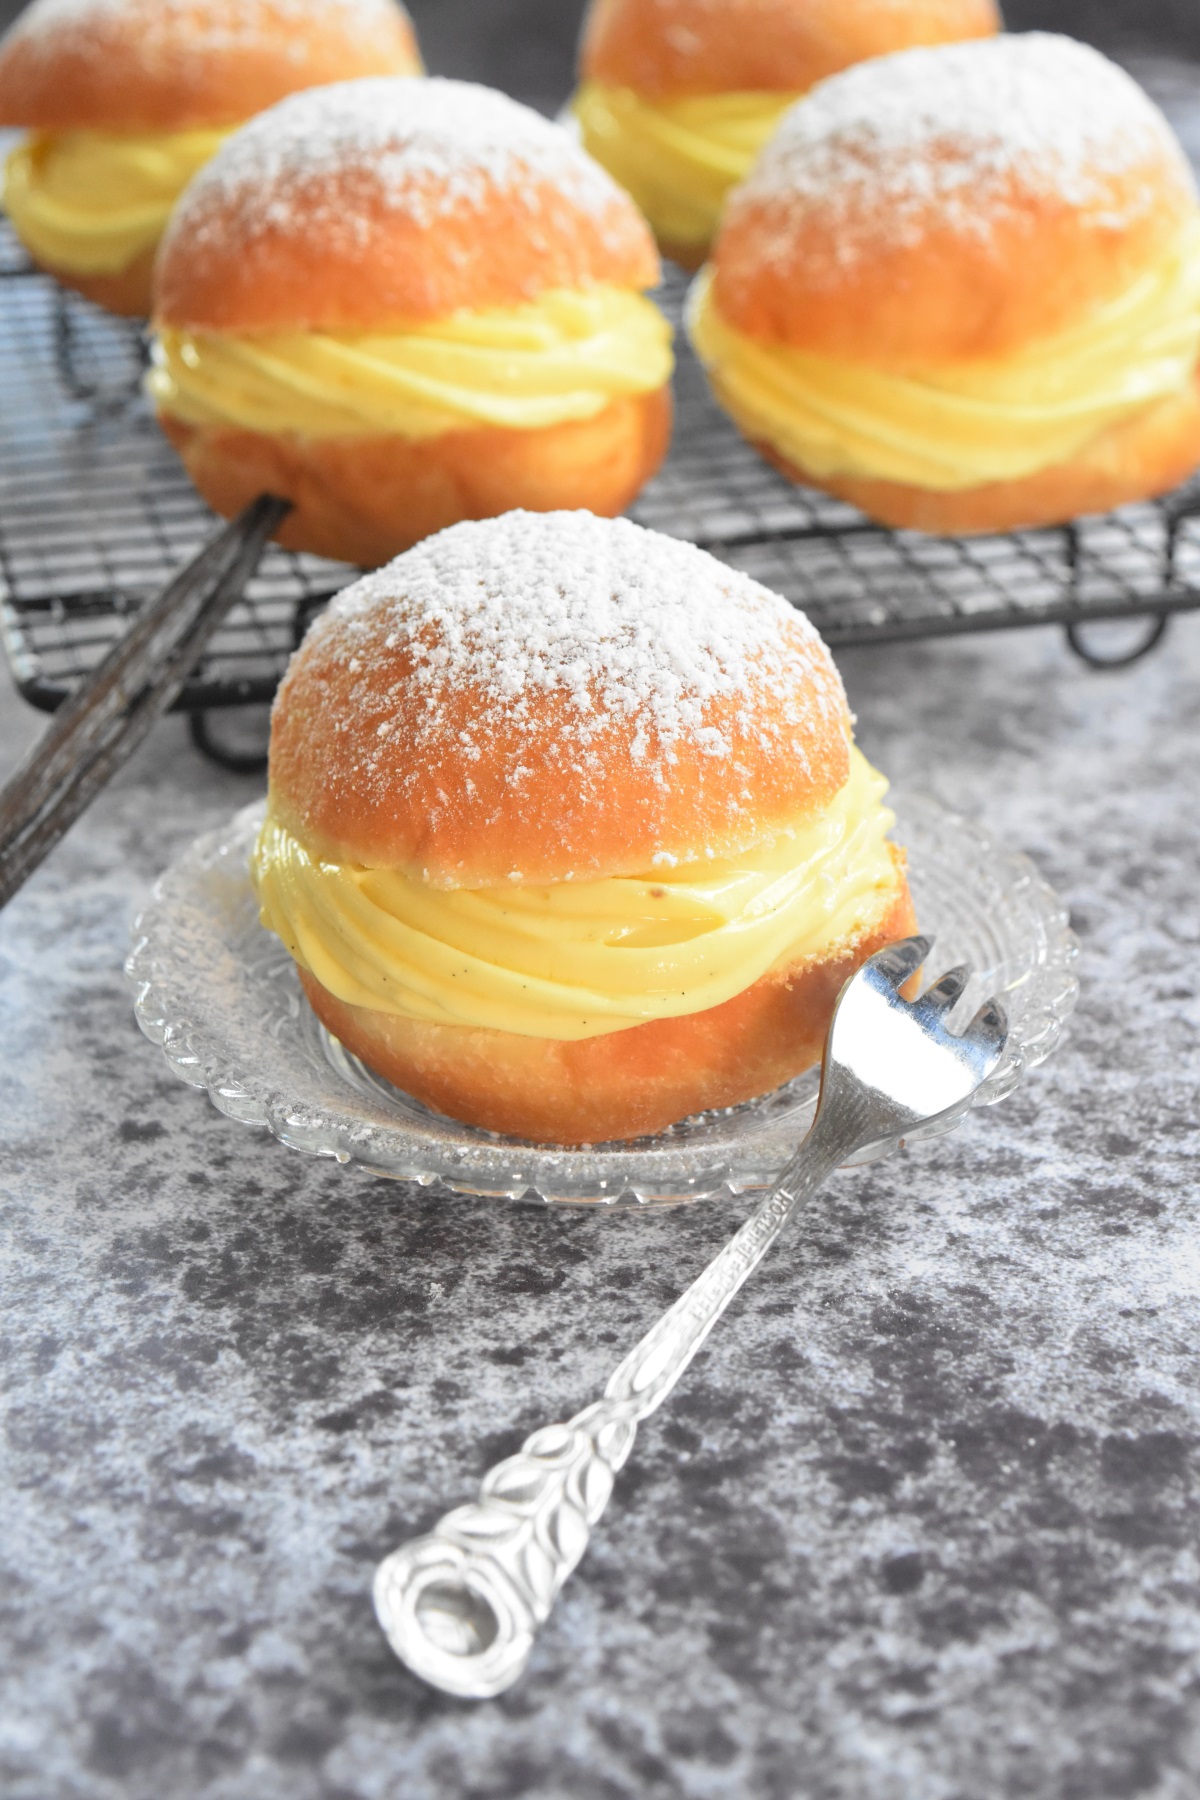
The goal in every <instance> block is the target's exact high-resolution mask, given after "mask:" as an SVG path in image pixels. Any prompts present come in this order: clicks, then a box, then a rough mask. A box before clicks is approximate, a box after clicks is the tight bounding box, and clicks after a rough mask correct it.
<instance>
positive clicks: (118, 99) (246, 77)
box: [0, 0, 421, 131]
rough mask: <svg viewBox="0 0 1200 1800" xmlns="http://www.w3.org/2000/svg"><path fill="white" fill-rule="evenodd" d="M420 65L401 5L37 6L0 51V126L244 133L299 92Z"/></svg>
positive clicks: (112, 2) (41, 0) (275, 1)
mask: <svg viewBox="0 0 1200 1800" xmlns="http://www.w3.org/2000/svg"><path fill="white" fill-rule="evenodd" d="M420 67H421V59H420V56H419V54H418V52H417V44H416V39H415V37H414V35H413V29H412V24H411V22H410V20H409V17H408V14H407V13H406V12H405V10H404V8H403V7H402V6H401V5H399V4H398V3H397V0H33V4H32V6H30V7H29V9H28V11H26V12H25V13H23V14H22V16H21V17H20V19H18V21H17V23H16V24H15V25H14V26H13V27H12V29H11V30H10V31H9V32H8V33H7V35H6V36H5V38H4V40H3V42H2V43H0V125H21V126H25V127H30V128H33V129H37V130H43V131H183V130H186V129H188V128H189V127H191V126H205V125H209V126H220V125H240V124H241V122H242V121H243V119H250V118H253V116H254V114H255V113H259V112H261V111H262V110H263V108H264V107H266V106H273V105H274V104H275V102H276V101H277V100H282V99H283V97H284V96H285V95H286V94H292V93H295V92H296V91H297V89H299V88H307V87H316V86H319V85H320V84H322V83H324V82H327V81H348V80H351V79H353V78H354V77H355V76H360V75H412V74H416V73H418V72H419V71H420Z"/></svg>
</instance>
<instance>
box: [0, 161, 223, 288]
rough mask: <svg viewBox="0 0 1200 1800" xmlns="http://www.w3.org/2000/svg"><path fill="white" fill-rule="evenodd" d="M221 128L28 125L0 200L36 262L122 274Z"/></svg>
mask: <svg viewBox="0 0 1200 1800" xmlns="http://www.w3.org/2000/svg"><path fill="white" fill-rule="evenodd" d="M232 129H233V128H232V127H226V128H224V129H222V130H193V131H174V132H139V133H117V132H108V131H61V132H49V131H45V132H33V133H32V134H31V135H30V136H29V137H27V138H25V139H23V140H22V142H21V143H19V144H18V145H17V147H16V149H15V150H13V151H12V152H11V154H10V155H9V157H8V160H7V162H6V163H5V166H4V210H5V211H6V212H7V214H8V216H9V218H10V219H11V220H12V223H13V228H14V230H15V231H16V233H17V236H18V237H19V238H20V239H21V241H22V243H23V244H25V245H26V246H27V248H28V249H29V250H31V251H32V252H33V254H34V256H35V257H36V258H37V259H38V261H39V262H42V263H45V264H47V266H48V267H50V268H54V269H61V270H62V271H63V272H64V274H68V275H119V274H120V273H121V271H122V270H123V269H127V268H129V266H130V265H131V264H132V263H135V262H137V261H138V259H139V258H140V257H142V256H144V255H145V254H147V252H149V251H152V250H153V249H154V248H155V246H156V245H157V243H158V240H159V238H160V237H161V236H162V234H163V230H164V228H165V226H166V223H167V219H168V218H169V217H170V213H171V208H172V207H173V206H174V204H175V202H176V200H177V199H178V198H179V196H180V194H181V193H182V192H183V190H184V188H185V187H186V186H187V184H188V182H189V181H190V180H191V179H192V176H193V175H194V174H195V173H196V171H197V170H198V169H201V168H203V166H204V164H205V163H206V162H209V161H211V159H212V158H213V157H214V156H215V155H216V153H217V151H218V150H219V149H220V147H221V145H222V144H223V143H224V141H225V139H226V138H227V137H228V136H229V134H230V131H231V130H232Z"/></svg>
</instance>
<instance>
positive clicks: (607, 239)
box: [155, 79, 659, 331]
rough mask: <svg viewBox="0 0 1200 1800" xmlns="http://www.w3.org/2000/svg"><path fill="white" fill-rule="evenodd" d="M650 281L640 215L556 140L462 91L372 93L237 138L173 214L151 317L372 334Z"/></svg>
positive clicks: (288, 107) (504, 107) (600, 173)
mask: <svg viewBox="0 0 1200 1800" xmlns="http://www.w3.org/2000/svg"><path fill="white" fill-rule="evenodd" d="M658 273H659V268H658V254H657V252H656V250H655V248H654V243H653V240H652V238H651V236H650V232H649V228H648V227H647V225H646V223H645V221H644V220H643V219H642V216H641V214H640V213H639V212H638V210H637V208H636V207H635V206H634V204H633V202H632V200H630V199H629V197H628V195H627V194H626V193H624V191H623V190H622V189H621V188H619V187H618V186H617V185H616V183H615V182H614V181H613V180H612V179H611V177H610V176H608V175H607V174H606V173H605V172H604V170H603V169H601V167H600V165H599V164H598V163H596V162H593V160H592V158H591V157H590V156H588V154H587V153H586V151H585V150H583V149H582V147H581V146H580V145H579V144H578V142H577V141H576V140H575V139H574V138H573V137H572V135H571V134H570V133H569V132H567V131H565V130H564V129H563V128H562V127H561V126H560V125H555V124H553V123H551V121H550V120H549V119H544V118H542V117H541V115H540V114H538V113H535V112H533V111H532V110H531V109H530V108H529V107H527V106H521V105H519V104H518V103H517V101H515V100H510V99H508V98H507V96H506V95H504V94H498V93H495V92H493V91H492V90H491V89H490V88H482V87H475V86H474V85H473V84H471V83H469V82H463V81H436V80H435V81H420V80H411V79H409V80H405V79H394V80H381V79H376V80H369V81H353V82H341V83H339V84H338V85H336V86H333V87H323V88H313V89H310V90H309V92H307V93H304V94H294V95H293V96H292V97H291V99H289V100H284V101H283V102H282V103H281V104H280V105H279V106H276V107H273V108H272V109H271V111H270V112H266V113H263V114H262V115H261V116H260V117H259V118H257V119H254V120H252V121H251V123H250V124H249V125H246V126H243V128H242V130H241V131H238V132H235V134H234V135H233V137H232V138H230V139H229V140H228V142H227V143H225V144H224V145H223V146H222V148H221V149H220V150H219V151H218V153H217V155H216V156H215V157H214V158H213V160H212V161H211V162H210V163H209V164H208V165H207V166H206V167H205V168H204V169H203V170H201V172H200V174H199V175H198V176H197V177H196V178H195V180H194V181H193V182H192V183H191V185H190V186H189V187H188V189H187V191H186V192H185V194H184V195H183V197H182V199H181V200H180V202H179V205H178V206H177V207H176V210H175V213H174V216H173V218H172V220H171V224H170V227H169V228H168V231H167V235H166V237H165V239H164V241H163V246H162V252H161V255H160V257H159V265H158V274H157V282H156V303H155V316H156V317H157V318H159V319H160V320H162V321H163V322H164V323H166V324H170V325H178V326H190V327H194V328H207V329H210V330H216V331H252V330H256V329H257V330H293V329H295V330H325V331H335V330H354V329H367V330H369V329H372V328H383V327H388V326H393V327H394V326H396V325H400V324H404V323H417V322H420V321H423V320H429V319H437V318H443V317H445V316H446V315H447V314H449V313H452V312H456V311H458V310H459V309H460V308H465V309H468V310H471V311H482V310H484V309H485V308H488V307H504V306H516V305H521V304H522V303H524V302H526V301H529V300H534V299H536V298H537V296H538V295H539V294H543V293H545V292H547V291H548V290H550V289H552V288H582V287H587V286H590V285H591V284H593V283H598V282H600V283H608V284H611V285H613V286H617V287H628V288H646V287H652V286H653V285H654V283H655V282H656V281H657V279H658Z"/></svg>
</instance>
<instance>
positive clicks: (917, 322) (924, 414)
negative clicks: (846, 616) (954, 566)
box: [689, 33, 1200, 532]
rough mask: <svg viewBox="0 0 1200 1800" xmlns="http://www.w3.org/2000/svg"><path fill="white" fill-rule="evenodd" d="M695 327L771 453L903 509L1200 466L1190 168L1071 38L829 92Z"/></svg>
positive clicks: (1198, 250) (770, 171)
mask: <svg viewBox="0 0 1200 1800" xmlns="http://www.w3.org/2000/svg"><path fill="white" fill-rule="evenodd" d="M689 328H690V332H691V336H692V341H693V343H694V344H695V346H696V349H697V351H698V353H699V355H700V357H701V359H702V361H703V362H704V363H705V365H706V367H707V370H708V375H709V379H710V381H711V383H712V387H713V390H714V392H715V394H716V396H717V398H718V400H720V401H721V403H722V404H723V405H724V406H725V408H726V409H727V411H728V412H729V413H730V414H731V415H732V417H733V418H734V420H735V421H736V422H737V424H738V425H739V426H740V428H741V430H742V431H743V432H744V434H745V435H746V436H747V437H748V438H749V439H751V441H752V442H753V443H755V444H756V445H757V446H758V447H759V448H760V449H761V450H762V452H763V453H764V455H766V456H767V457H768V458H769V459H770V460H771V461H772V462H774V463H775V464H777V465H778V466H779V467H780V468H781V469H783V470H784V471H785V473H787V474H789V475H790V476H792V478H793V479H795V480H796V481H801V482H806V483H809V484H811V485H813V486H815V487H821V488H826V489H828V490H829V492H831V493H834V494H838V495H840V496H842V497H843V498H844V499H847V500H850V501H852V502H854V503H855V504H856V505H858V506H861V507H862V508H863V510H864V511H865V512H867V513H869V514H871V515H872V516H873V517H874V518H876V519H880V520H882V521H884V522H885V523H886V524H889V525H897V526H914V527H917V528H919V529H922V530H926V531H960V532H972V531H993V530H1008V529H1012V528H1015V527H1018V526H1023V525H1039V524H1052V523H1055V522H1059V521H1062V520H1066V519H1070V518H1072V517H1074V516H1076V515H1077V514H1080V513H1087V512H1099V511H1105V510H1107V509H1108V508H1110V507H1113V506H1117V505H1120V504H1122V503H1124V502H1126V501H1132V500H1137V499H1143V498H1146V497H1148V496H1150V495H1154V494H1158V493H1162V492H1164V491H1166V490H1167V489H1169V488H1171V487H1173V486H1174V485H1175V484H1176V483H1177V482H1179V481H1181V480H1182V479H1183V478H1184V477H1185V476H1186V475H1187V474H1188V473H1189V472H1190V471H1191V470H1192V469H1194V468H1195V466H1196V464H1197V463H1198V462H1200V388H1198V385H1197V356H1198V352H1200V210H1198V208H1197V200H1196V190H1195V185H1194V182H1193V179H1192V176H1191V173H1190V171H1189V169H1188V165H1187V163H1186V161H1185V159H1184V156H1183V153H1182V151H1181V150H1180V147H1179V145H1178V144H1177V142H1176V140H1175V138H1174V137H1173V135H1172V133H1171V130H1170V128H1169V126H1168V125H1167V123H1166V121H1165V119H1164V118H1163V117H1162V114H1161V113H1160V112H1159V111H1158V109H1157V108H1156V107H1155V106H1154V105H1153V103H1152V102H1151V101H1150V100H1149V99H1148V98H1147V96H1146V95H1145V94H1144V93H1143V92H1142V91H1141V89H1140V88H1139V87H1138V86H1137V85H1136V83H1135V82H1133V81H1132V80H1131V79H1130V77H1129V76H1128V75H1126V74H1125V73H1124V72H1123V71H1122V70H1120V69H1118V68H1116V67H1115V66H1114V65H1113V64H1112V63H1110V62H1108V61H1106V59H1105V58H1104V57H1103V56H1101V55H1100V54H1099V52H1098V51H1095V50H1091V49H1088V48H1086V47H1085V46H1084V45H1082V44H1077V43H1073V42H1071V41H1070V40H1069V39H1067V38H1062V37H1051V36H1044V35H1041V34H1036V33H1031V34H1030V35H1028V36H1022V37H1015V36H1014V37H1007V38H995V39H993V40H991V41H990V42H985V43H978V44H960V45H954V46H951V47H949V48H944V49H938V50H909V51H905V52H903V53H902V54H900V55H898V56H891V57H885V58H883V59H881V60H880V61H878V62H874V63H865V64H863V65H862V67H861V68H857V69H852V70H849V71H848V72H847V73H846V74H844V75H838V76H835V77H834V78H833V79H832V80H830V81H828V82H825V83H824V84H823V85H822V86H821V87H819V88H817V89H816V90H815V91H814V92H813V93H812V94H811V95H809V97H808V98H807V99H805V100H802V101H801V102H800V103H799V105H798V106H796V107H795V108H794V109H793V111H792V112H790V113H789V114H788V116H787V118H786V119H785V121H784V123H783V125H782V126H781V128H780V130H779V133H778V135H777V136H776V138H775V139H774V140H773V142H772V143H771V144H770V145H769V146H768V148H767V149H766V151H765V152H764V153H763V156H762V158H761V160H760V161H759V163H758V164H757V165H756V167H755V169H754V172H753V173H752V175H751V176H750V178H749V180H748V181H747V182H746V183H745V184H744V185H743V186H742V187H741V188H739V189H737V190H736V191H735V193H734V194H733V195H732V196H731V198H730V201H729V206H728V209H727V212H726V216H725V223H724V226H723V228H722V230H721V233H720V236H719V237H718V239H717V243H716V245H715V247H714V250H713V257H712V262H711V264H710V266H709V267H708V268H707V269H705V270H704V271H703V272H702V274H701V275H700V277H699V278H698V280H697V283H696V285H695V287H694V289H693V293H692V298H691V303H690V320H689Z"/></svg>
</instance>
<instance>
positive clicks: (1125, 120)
mask: <svg viewBox="0 0 1200 1800" xmlns="http://www.w3.org/2000/svg"><path fill="white" fill-rule="evenodd" d="M1164 152H1165V154H1166V155H1167V157H1168V158H1173V159H1174V160H1175V161H1176V162H1177V164H1178V167H1179V170H1180V175H1181V179H1183V180H1185V181H1190V179H1191V178H1190V176H1189V175H1187V173H1186V164H1185V161H1184V158H1183V155H1182V152H1181V151H1180V150H1179V148H1178V146H1177V144H1176V143H1175V140H1174V137H1173V136H1172V133H1171V130H1170V127H1169V126H1168V124H1167V122H1166V120H1165V119H1164V118H1163V116H1162V114H1161V113H1160V112H1159V110H1158V108H1157V107H1156V106H1155V105H1154V103H1153V102H1152V101H1151V100H1150V99H1149V97H1148V96H1147V95H1146V94H1145V93H1143V91H1142V90H1141V88H1139V87H1138V85H1137V83H1136V82H1134V81H1133V80H1132V79H1131V78H1130V76H1128V75H1127V74H1125V72H1124V70H1122V69H1119V68H1117V67H1116V65H1115V64H1114V63H1111V62H1109V61H1108V59H1107V58H1106V57H1104V56H1102V55H1101V54H1100V53H1099V51H1097V50H1093V49H1091V48H1089V47H1088V46H1087V45H1084V44H1079V43H1076V42H1074V41H1073V40H1072V39H1070V38H1064V37H1057V36H1053V35H1049V34H1047V33H1042V32H1029V33H1027V34H1024V35H1013V36H1008V37H997V38H990V39H983V40H980V41H977V42H971V43H964V44H952V45H943V46H939V47H938V48H935V49H918V50H905V51H900V52H897V53H896V54H894V55H891V56H885V57H879V58H878V59H876V60H874V61H872V62H867V63H862V64H860V65H859V66H858V67H856V68H853V69H850V70H847V71H846V72H845V73H843V74H841V75H836V76H833V77H832V78H831V79H829V80H828V81H825V82H822V83H820V84H819V86H817V87H816V88H814V89H813V90H812V92H811V94H809V95H808V96H807V97H806V98H805V99H804V100H802V101H800V102H799V103H798V104H797V105H796V106H795V107H793V108H792V110H791V111H790V112H789V113H788V114H787V115H786V117H785V119H784V121H783V123H782V125H781V126H780V129H779V131H778V133H777V135H776V136H775V137H774V139H773V140H772V141H771V143H770V144H769V145H768V147H767V149H766V150H765V152H764V153H763V155H762V157H761V158H760V160H759V162H758V163H757V165H756V167H755V168H754V170H753V171H752V173H751V175H750V177H749V179H748V180H747V181H746V182H745V183H744V184H743V185H742V187H741V188H739V189H738V190H737V191H736V193H735V195H734V196H733V197H732V199H731V201H730V207H729V217H730V218H731V219H733V218H736V216H737V214H738V213H739V211H741V210H742V209H743V208H745V207H746V206H748V205H753V206H761V205H762V204H764V203H765V204H766V205H767V206H768V207H772V206H775V207H778V209H779V211H780V213H781V231H783V232H786V228H787V220H788V218H789V217H790V218H791V219H792V220H796V221H798V220H799V219H800V218H802V217H803V216H804V215H805V214H806V213H813V212H819V213H822V214H825V215H826V216H828V215H830V214H832V215H833V218H834V222H835V224H836V225H837V226H838V228H839V243H838V257H839V260H840V261H842V262H843V263H850V262H853V261H856V260H857V259H858V258H859V257H860V256H863V255H870V254H872V253H873V252H874V251H876V250H877V249H878V247H879V245H880V243H881V241H883V242H892V243H905V242H913V241H916V240H918V239H919V238H920V236H921V235H922V232H923V229H924V227H925V224H926V223H927V222H928V221H929V220H930V219H931V218H933V219H936V222H937V226H938V229H939V230H945V229H947V228H949V229H951V230H954V231H957V232H959V233H961V234H963V235H974V234H978V233H980V232H983V231H986V230H987V229H988V226H989V222H990V220H991V219H992V218H994V217H995V216H996V212H997V209H1000V210H1003V208H1004V206H1005V204H1006V202H1007V201H1008V200H1009V199H1010V197H1011V196H1012V194H1013V192H1014V189H1019V190H1020V191H1022V192H1024V193H1026V194H1028V193H1030V192H1032V193H1035V194H1043V195H1046V196H1047V197H1051V198H1055V199H1058V200H1060V201H1061V202H1062V203H1063V204H1064V205H1066V206H1069V207H1087V206H1089V205H1094V204H1096V202H1097V201H1098V200H1099V201H1103V200H1105V199H1106V198H1107V197H1108V195H1109V193H1110V186H1109V184H1110V182H1111V179H1112V178H1113V177H1114V176H1115V177H1119V176H1121V175H1123V174H1128V173H1129V172H1131V171H1135V170H1137V169H1138V168H1140V167H1141V166H1142V165H1144V164H1146V163H1152V164H1153V163H1155V162H1160V161H1161V159H1162V157H1163V155H1164ZM1153 200H1154V196H1153V194H1151V193H1150V192H1146V193H1144V194H1142V193H1139V192H1137V191H1136V190H1135V191H1134V192H1133V193H1132V194H1131V195H1130V198H1129V202H1128V204H1129V206H1130V207H1131V208H1137V207H1139V206H1141V205H1146V204H1153ZM1124 222H1125V221H1124V220H1118V219H1114V220H1113V224H1114V225H1116V226H1119V225H1120V224H1122V223H1124Z"/></svg>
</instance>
